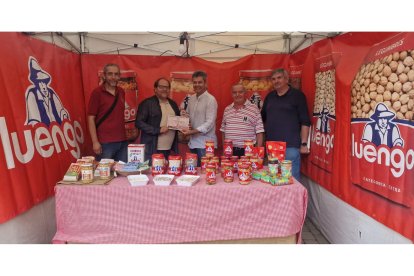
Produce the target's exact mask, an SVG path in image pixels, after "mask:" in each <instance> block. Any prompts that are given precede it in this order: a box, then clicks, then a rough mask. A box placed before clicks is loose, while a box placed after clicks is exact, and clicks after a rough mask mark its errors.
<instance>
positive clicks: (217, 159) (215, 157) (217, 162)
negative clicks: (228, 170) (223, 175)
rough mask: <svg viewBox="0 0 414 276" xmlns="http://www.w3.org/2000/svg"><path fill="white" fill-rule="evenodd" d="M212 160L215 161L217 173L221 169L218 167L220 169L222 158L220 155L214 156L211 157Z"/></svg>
mask: <svg viewBox="0 0 414 276" xmlns="http://www.w3.org/2000/svg"><path fill="white" fill-rule="evenodd" d="M210 162H212V163H214V165H215V166H216V174H217V172H218V171H219V170H218V169H219V167H220V166H219V165H220V159H219V157H218V156H213V157H212V158H211V159H210Z"/></svg>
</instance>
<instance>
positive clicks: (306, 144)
mask: <svg viewBox="0 0 414 276" xmlns="http://www.w3.org/2000/svg"><path fill="white" fill-rule="evenodd" d="M300 145H301V146H303V147H306V146H308V143H306V142H302V144H300Z"/></svg>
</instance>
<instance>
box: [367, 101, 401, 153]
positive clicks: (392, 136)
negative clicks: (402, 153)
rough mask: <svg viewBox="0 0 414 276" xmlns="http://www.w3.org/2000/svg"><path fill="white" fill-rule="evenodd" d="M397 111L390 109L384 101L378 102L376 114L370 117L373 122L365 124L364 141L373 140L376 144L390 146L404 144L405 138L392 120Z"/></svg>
mask: <svg viewBox="0 0 414 276" xmlns="http://www.w3.org/2000/svg"><path fill="white" fill-rule="evenodd" d="M394 118H395V113H394V112H391V111H389V110H388V108H387V106H386V105H385V104H383V103H379V104H377V106H376V107H375V112H374V114H372V115H371V117H370V119H371V120H373V122H371V123H368V124H366V125H365V128H364V133H363V135H362V141H365V142H372V143H373V144H375V145H376V146H379V145H387V146H388V147H389V148H392V147H394V146H401V147H403V146H404V140H403V139H402V138H401V135H400V130H399V128H398V126H397V125H396V124H395V123H392V120H393V119H394Z"/></svg>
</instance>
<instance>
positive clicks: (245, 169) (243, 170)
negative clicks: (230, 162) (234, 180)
mask: <svg viewBox="0 0 414 276" xmlns="http://www.w3.org/2000/svg"><path fill="white" fill-rule="evenodd" d="M251 181H252V171H251V169H250V168H249V165H247V164H239V183H240V184H242V185H247V184H250V182H251Z"/></svg>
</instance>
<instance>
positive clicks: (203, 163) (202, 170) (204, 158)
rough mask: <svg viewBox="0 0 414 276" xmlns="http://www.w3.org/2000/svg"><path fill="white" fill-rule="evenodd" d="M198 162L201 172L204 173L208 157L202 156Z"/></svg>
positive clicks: (208, 160)
mask: <svg viewBox="0 0 414 276" xmlns="http://www.w3.org/2000/svg"><path fill="white" fill-rule="evenodd" d="M200 162H201V173H205V172H206V167H207V164H208V162H210V157H207V156H203V157H201V161H200Z"/></svg>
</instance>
